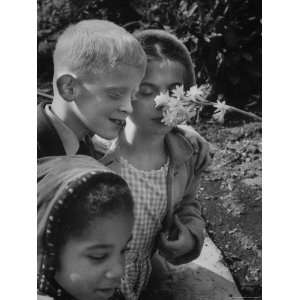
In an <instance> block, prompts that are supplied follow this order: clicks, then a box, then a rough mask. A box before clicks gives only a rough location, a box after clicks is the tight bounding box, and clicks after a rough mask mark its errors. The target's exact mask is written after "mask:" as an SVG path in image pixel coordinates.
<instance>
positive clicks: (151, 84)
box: [140, 81, 157, 88]
mask: <svg viewBox="0 0 300 300" xmlns="http://www.w3.org/2000/svg"><path fill="white" fill-rule="evenodd" d="M140 85H141V86H142V85H148V86H150V87H152V88H157V86H156V85H155V84H153V83H151V82H147V81H144V82H142V83H141V84H140Z"/></svg>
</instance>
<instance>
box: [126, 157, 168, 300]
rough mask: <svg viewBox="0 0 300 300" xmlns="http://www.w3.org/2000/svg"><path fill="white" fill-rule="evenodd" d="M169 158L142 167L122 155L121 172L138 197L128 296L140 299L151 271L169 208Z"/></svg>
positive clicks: (127, 283)
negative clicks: (156, 165) (150, 167)
mask: <svg viewBox="0 0 300 300" xmlns="http://www.w3.org/2000/svg"><path fill="white" fill-rule="evenodd" d="M168 165H169V161H168V162H167V163H166V164H165V165H164V166H162V167H161V168H160V169H159V170H151V171H143V170H138V169H136V168H135V167H134V166H132V165H131V164H129V163H128V161H127V160H125V159H124V158H122V157H121V176H122V177H123V178H124V179H125V180H126V181H127V183H128V185H129V187H130V189H131V192H132V195H133V198H134V203H135V207H134V216H135V224H134V228H133V239H132V241H131V243H130V250H129V251H128V254H127V255H126V267H125V276H124V280H123V281H122V292H123V294H124V295H125V297H126V298H127V299H130V300H136V299H138V297H139V295H140V293H141V291H142V289H143V288H144V287H145V286H146V285H147V283H148V281H149V277H150V273H151V253H152V250H153V247H154V242H155V238H156V236H157V234H158V232H159V231H160V229H161V223H162V220H163V219H164V217H165V215H166V208H167V185H166V179H167V172H168Z"/></svg>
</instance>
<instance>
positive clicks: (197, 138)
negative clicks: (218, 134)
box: [174, 125, 209, 152]
mask: <svg viewBox="0 0 300 300" xmlns="http://www.w3.org/2000/svg"><path fill="white" fill-rule="evenodd" d="M174 133H175V134H177V135H179V136H183V137H184V138H185V139H186V140H187V141H188V142H189V143H190V144H191V146H192V147H193V148H194V150H199V147H201V148H205V150H206V151H208V148H209V143H208V142H207V140H206V139H205V138H204V137H203V136H201V135H200V134H199V133H198V132H197V131H196V130H195V129H194V128H193V127H192V126H189V125H178V126H176V128H175V130H174ZM196 152H197V151H196Z"/></svg>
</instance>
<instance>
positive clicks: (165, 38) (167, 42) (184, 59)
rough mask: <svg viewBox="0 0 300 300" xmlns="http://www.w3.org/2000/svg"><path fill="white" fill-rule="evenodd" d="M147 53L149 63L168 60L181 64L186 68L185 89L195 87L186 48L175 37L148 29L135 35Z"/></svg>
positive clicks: (192, 69) (191, 66)
mask: <svg viewBox="0 0 300 300" xmlns="http://www.w3.org/2000/svg"><path fill="white" fill-rule="evenodd" d="M134 36H135V37H136V39H137V40H138V41H139V42H140V43H141V45H142V47H143V49H144V51H145V52H146V55H147V58H148V61H151V60H166V59H169V60H171V61H176V62H179V63H181V64H182V65H183V66H184V68H185V74H184V88H185V89H189V88H190V87H191V86H193V85H195V82H196V80H195V72H194V65H193V62H192V59H191V55H190V53H189V51H188V49H187V48H186V46H185V45H184V44H183V43H182V42H181V41H180V40H179V39H177V38H176V37H175V36H174V35H172V34H170V33H168V32H166V31H164V30H159V29H148V30H143V31H140V32H137V33H135V34H134Z"/></svg>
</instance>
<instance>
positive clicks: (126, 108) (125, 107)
mask: <svg viewBox="0 0 300 300" xmlns="http://www.w3.org/2000/svg"><path fill="white" fill-rule="evenodd" d="M120 110H121V111H123V112H126V113H127V114H131V113H132V112H133V108H132V100H131V97H128V98H127V99H125V100H124V101H123V102H122V104H121V107H120Z"/></svg>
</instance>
